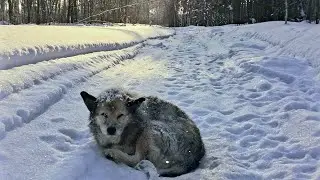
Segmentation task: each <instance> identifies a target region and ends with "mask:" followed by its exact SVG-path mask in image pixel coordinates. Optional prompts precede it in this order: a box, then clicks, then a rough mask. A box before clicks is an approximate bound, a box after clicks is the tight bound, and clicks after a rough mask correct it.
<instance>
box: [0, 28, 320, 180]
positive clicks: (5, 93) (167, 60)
mask: <svg viewBox="0 0 320 180" xmlns="http://www.w3.org/2000/svg"><path fill="white" fill-rule="evenodd" d="M21 28H27V29H28V27H27V26H24V27H21ZM86 28H87V27H86ZM90 28H91V30H92V31H98V30H96V29H95V28H96V27H90ZM99 28H100V27H99ZM99 28H98V29H99ZM121 28H123V29H126V28H127V27H121ZM121 28H119V27H117V29H121ZM153 28H160V27H153ZM319 28H320V26H317V25H310V24H306V23H290V24H289V25H284V23H283V22H269V23H261V24H254V25H245V26H234V25H227V26H222V27H208V28H205V27H186V28H176V29H175V31H176V32H175V33H176V34H175V35H174V36H171V37H168V38H165V39H149V40H145V38H147V36H148V35H144V37H143V39H144V40H143V42H142V41H140V42H139V43H138V42H137V43H135V44H134V45H130V47H129V46H128V47H125V46H123V47H122V46H121V47H119V48H118V50H110V51H102V52H94V53H90V54H86V53H85V54H81V55H74V56H71V57H63V58H57V59H50V60H47V61H41V62H38V63H36V64H28V65H22V64H19V63H18V64H14V65H15V66H19V67H14V68H9V69H7V70H1V71H0V78H1V79H0V109H1V112H0V179H39V180H40V179H54V180H59V179H70V180H73V179H80V180H81V179H83V180H84V179H147V178H148V175H149V176H150V175H151V177H149V179H157V178H156V177H155V174H154V172H150V173H148V175H147V174H145V172H143V171H145V169H144V170H142V171H138V170H135V169H133V168H129V167H127V166H125V165H123V164H116V163H114V162H112V161H109V160H107V159H105V158H104V157H103V156H101V155H100V153H99V151H98V149H97V146H96V145H95V143H94V141H93V138H92V136H91V134H90V132H89V129H88V126H87V125H88V115H89V112H88V110H87V109H86V106H85V105H84V103H83V102H82V99H81V96H80V92H81V91H87V92H89V93H90V94H93V95H98V94H100V93H101V92H103V91H104V90H105V89H107V88H110V87H114V86H120V87H123V88H125V89H128V90H130V91H133V92H137V93H140V94H143V95H155V96H159V97H161V98H163V99H165V100H167V101H170V102H172V103H174V104H177V105H178V106H179V107H181V108H182V109H183V110H185V111H186V112H187V114H189V115H190V117H192V119H193V120H194V121H195V122H196V124H197V125H198V127H199V128H200V131H201V134H202V137H203V140H204V143H205V147H206V150H207V153H206V156H205V157H204V159H203V160H202V162H201V165H200V167H199V168H198V169H197V170H195V171H194V172H191V173H188V174H185V175H182V176H179V177H176V178H174V179H237V180H238V179H320V124H319V122H320V86H319V77H320V76H319V74H320V71H319V68H320V67H319V59H318V57H319V52H320V51H319V49H320V46H319V43H318V42H319V41H320V36H319V32H320V31H319V30H320V29H319ZM160 29H161V28H160ZM132 31H135V32H136V33H140V34H143V32H144V31H143V30H139V27H137V29H134V28H133V29H132ZM132 31H130V32H128V31H123V32H124V33H125V34H126V33H128V34H129V35H127V36H126V38H128V37H130V34H131V32H132ZM152 31H153V30H151V31H150V32H149V33H150V34H152ZM155 31H156V30H155ZM165 31H166V32H170V33H173V30H170V29H169V30H168V29H166V30H165ZM0 32H1V31H0ZM154 37H159V36H154ZM160 37H163V36H162V35H160ZM86 38H87V39H86ZM86 38H84V39H86V40H79V42H80V41H81V42H83V43H87V42H86V41H88V43H89V42H90V43H92V42H93V41H91V39H90V38H89V37H86ZM92 38H93V37H92ZM106 38H107V37H106ZM93 39H94V38H93ZM20 40H21V41H22V40H23V39H20ZM54 40H55V42H58V41H60V39H59V38H56V39H54ZM122 40H123V41H125V40H126V39H125V38H124V37H123V39H122ZM61 41H65V40H61ZM43 42H44V41H43ZM48 42H49V41H48ZM128 42H130V41H129V40H128ZM65 43H66V41H65V42H61V43H60V44H59V45H61V46H63V45H65ZM74 43H78V42H74ZM29 45H33V44H32V42H30V43H29ZM37 45H38V44H37ZM35 46H36V45H35ZM21 47H22V46H21ZM21 47H19V48H21ZM17 48H18V47H17ZM0 49H1V48H0ZM1 50H2V49H1ZM19 50H22V49H19ZM3 51H4V50H3ZM21 65H22V66H21ZM149 169H150V171H152V169H153V168H149ZM153 171H154V170H153ZM160 179H169V178H160Z"/></svg>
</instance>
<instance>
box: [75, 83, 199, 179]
mask: <svg viewBox="0 0 320 180" xmlns="http://www.w3.org/2000/svg"><path fill="white" fill-rule="evenodd" d="M80 94H81V97H82V99H83V101H84V103H85V105H86V106H87V108H88V110H89V111H90V116H89V121H90V123H89V128H90V131H91V133H92V134H93V136H94V138H95V140H96V142H97V144H98V146H99V148H100V149H101V151H102V152H103V154H104V155H105V156H106V157H107V158H111V159H112V160H114V161H115V162H119V163H124V164H127V165H128V166H131V167H135V166H136V165H137V164H138V163H139V162H140V161H142V160H148V161H150V162H152V164H153V165H154V166H155V168H156V169H157V172H158V174H159V175H160V176H166V177H175V176H179V175H182V174H185V173H188V172H190V171H193V170H195V169H196V168H197V167H198V166H199V164H200V161H201V159H202V157H203V156H204V155H205V147H204V144H203V141H202V139H201V135H200V131H199V129H198V128H197V126H196V125H195V123H194V122H193V121H192V120H191V119H190V118H189V116H188V115H187V114H186V113H185V112H183V111H182V110H181V109H180V108H178V107H177V106H176V105H173V104H171V103H169V102H166V101H164V100H161V99H159V98H157V97H154V96H147V97H143V96H139V95H137V94H133V93H129V92H127V91H125V90H123V89H120V88H111V89H108V90H106V91H104V92H103V93H101V94H100V95H99V96H98V97H97V98H96V97H94V96H92V95H90V94H88V93H87V92H85V91H82V92H81V93H80Z"/></svg>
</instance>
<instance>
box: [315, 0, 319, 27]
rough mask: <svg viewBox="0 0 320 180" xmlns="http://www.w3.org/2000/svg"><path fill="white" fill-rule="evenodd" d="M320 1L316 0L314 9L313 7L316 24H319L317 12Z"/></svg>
mask: <svg viewBox="0 0 320 180" xmlns="http://www.w3.org/2000/svg"><path fill="white" fill-rule="evenodd" d="M319 1H320V0H316V7H315V10H316V24H319V10H320V6H319V4H320V2H319Z"/></svg>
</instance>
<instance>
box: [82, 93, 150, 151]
mask: <svg viewBox="0 0 320 180" xmlns="http://www.w3.org/2000/svg"><path fill="white" fill-rule="evenodd" d="M81 97H82V98H83V101H84V103H85V105H86V106H87V108H88V110H89V111H90V121H91V122H90V123H91V124H94V127H95V131H96V133H98V134H99V137H100V138H103V142H104V143H103V144H105V145H107V144H118V143H120V141H121V135H122V133H123V130H124V129H125V127H126V126H127V125H128V124H129V123H130V122H132V119H133V118H132V113H134V111H135V110H136V109H137V108H138V107H139V106H140V105H141V103H142V102H143V101H145V98H143V97H142V98H138V99H133V98H132V97H130V96H128V94H125V93H122V92H121V91H114V90H110V91H106V92H104V93H102V94H101V95H100V96H99V97H98V98H96V97H94V96H92V95H90V94H88V93H87V92H85V91H83V92H81Z"/></svg>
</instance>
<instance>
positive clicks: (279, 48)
mask: <svg viewBox="0 0 320 180" xmlns="http://www.w3.org/2000/svg"><path fill="white" fill-rule="evenodd" d="M226 27H228V26H225V27H224V28H226ZM229 28H230V29H229V30H230V32H228V33H227V35H228V36H230V37H240V36H241V37H243V40H250V39H251V40H260V41H261V42H263V43H267V44H268V45H269V46H272V48H270V49H268V51H267V52H266V53H272V54H276V55H278V56H291V57H295V58H298V59H307V60H308V61H309V63H310V64H312V66H313V67H315V68H317V69H318V70H319V72H320V59H319V57H320V47H319V44H320V26H319V25H316V24H308V23H306V22H301V23H295V22H289V24H287V25H285V24H284V22H282V21H281V22H266V23H259V24H252V25H245V26H238V27H236V26H229ZM224 30H225V29H224Z"/></svg>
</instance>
